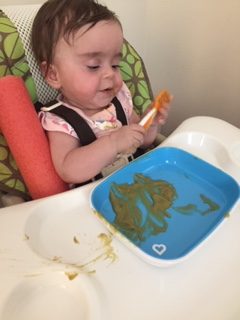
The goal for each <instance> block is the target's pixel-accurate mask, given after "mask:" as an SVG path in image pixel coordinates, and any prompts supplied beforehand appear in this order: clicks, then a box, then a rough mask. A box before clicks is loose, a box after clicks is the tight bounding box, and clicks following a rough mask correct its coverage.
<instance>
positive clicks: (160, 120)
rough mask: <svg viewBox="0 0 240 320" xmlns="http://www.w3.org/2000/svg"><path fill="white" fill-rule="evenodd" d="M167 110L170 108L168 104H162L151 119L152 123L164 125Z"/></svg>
mask: <svg viewBox="0 0 240 320" xmlns="http://www.w3.org/2000/svg"><path fill="white" fill-rule="evenodd" d="M169 110H170V104H166V105H164V106H163V107H162V108H161V109H160V110H159V112H158V113H157V115H156V117H155V119H154V121H153V124H156V125H161V126H162V125H164V124H165V123H166V121H167V118H168V113H169Z"/></svg>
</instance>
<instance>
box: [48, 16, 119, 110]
mask: <svg viewBox="0 0 240 320" xmlns="http://www.w3.org/2000/svg"><path fill="white" fill-rule="evenodd" d="M88 27H89V25H86V26H84V27H82V28H81V29H80V30H78V31H77V32H76V33H75V35H74V37H71V38H70V39H69V43H67V42H66V41H65V39H64V38H61V39H60V40H59V41H58V43H57V45H56V48H55V55H54V59H53V63H52V67H53V70H54V72H55V76H56V80H57V81H56V82H55V83H56V86H55V88H56V89H59V90H60V91H61V92H62V93H63V96H64V98H65V100H66V102H68V103H70V104H72V105H74V106H76V107H79V108H81V109H82V110H84V111H85V112H86V114H88V115H92V114H94V113H96V112H98V111H99V110H101V109H102V108H104V107H106V106H107V105H109V103H110V102H111V100H112V99H113V97H114V96H115V95H116V94H117V92H118V91H119V90H120V88H121V86H122V78H121V75H120V71H119V62H120V59H121V49H122V43H123V33H122V29H121V27H120V25H119V24H118V23H117V22H115V21H100V22H98V23H97V24H96V25H95V26H94V27H92V28H91V29H89V30H87V28H88Z"/></svg>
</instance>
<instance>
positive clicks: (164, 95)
mask: <svg viewBox="0 0 240 320" xmlns="http://www.w3.org/2000/svg"><path fill="white" fill-rule="evenodd" d="M170 101H171V95H170V94H169V93H168V91H166V90H165V91H161V92H160V93H159V95H158V96H157V97H156V99H155V100H154V102H153V106H152V108H151V110H150V111H149V112H148V113H147V114H146V115H145V116H144V117H143V118H142V120H141V121H140V122H139V124H140V126H143V127H144V128H145V129H146V130H147V129H148V128H149V127H150V126H151V124H152V122H153V120H154V118H155V116H156V115H157V113H158V112H159V111H160V109H161V108H162V107H163V106H164V104H167V103H169V102H170Z"/></svg>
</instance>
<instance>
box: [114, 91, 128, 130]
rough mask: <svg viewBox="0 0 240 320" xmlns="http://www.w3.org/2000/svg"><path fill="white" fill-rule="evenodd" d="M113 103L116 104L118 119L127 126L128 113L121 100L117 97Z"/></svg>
mask: <svg viewBox="0 0 240 320" xmlns="http://www.w3.org/2000/svg"><path fill="white" fill-rule="evenodd" d="M112 103H113V104H114V106H115V108H116V114H117V119H118V120H119V121H120V122H121V123H122V125H123V126H126V125H127V124H128V123H127V117H126V114H125V112H124V110H123V107H122V105H121V103H120V101H119V100H118V98H117V97H115V98H113V99H112Z"/></svg>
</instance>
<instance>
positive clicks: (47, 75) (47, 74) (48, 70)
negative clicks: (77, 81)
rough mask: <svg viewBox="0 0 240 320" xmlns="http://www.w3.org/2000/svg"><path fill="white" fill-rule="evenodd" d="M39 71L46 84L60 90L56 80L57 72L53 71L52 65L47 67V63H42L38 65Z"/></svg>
mask: <svg viewBox="0 0 240 320" xmlns="http://www.w3.org/2000/svg"><path fill="white" fill-rule="evenodd" d="M40 69H41V72H42V75H43V77H44V79H45V80H46V82H47V83H48V84H49V85H50V86H51V87H52V88H54V89H57V90H58V89H60V87H61V84H60V82H59V79H58V74H57V70H56V69H55V67H54V65H52V64H50V65H49V66H47V63H46V62H45V61H44V62H42V63H41V65H40Z"/></svg>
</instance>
